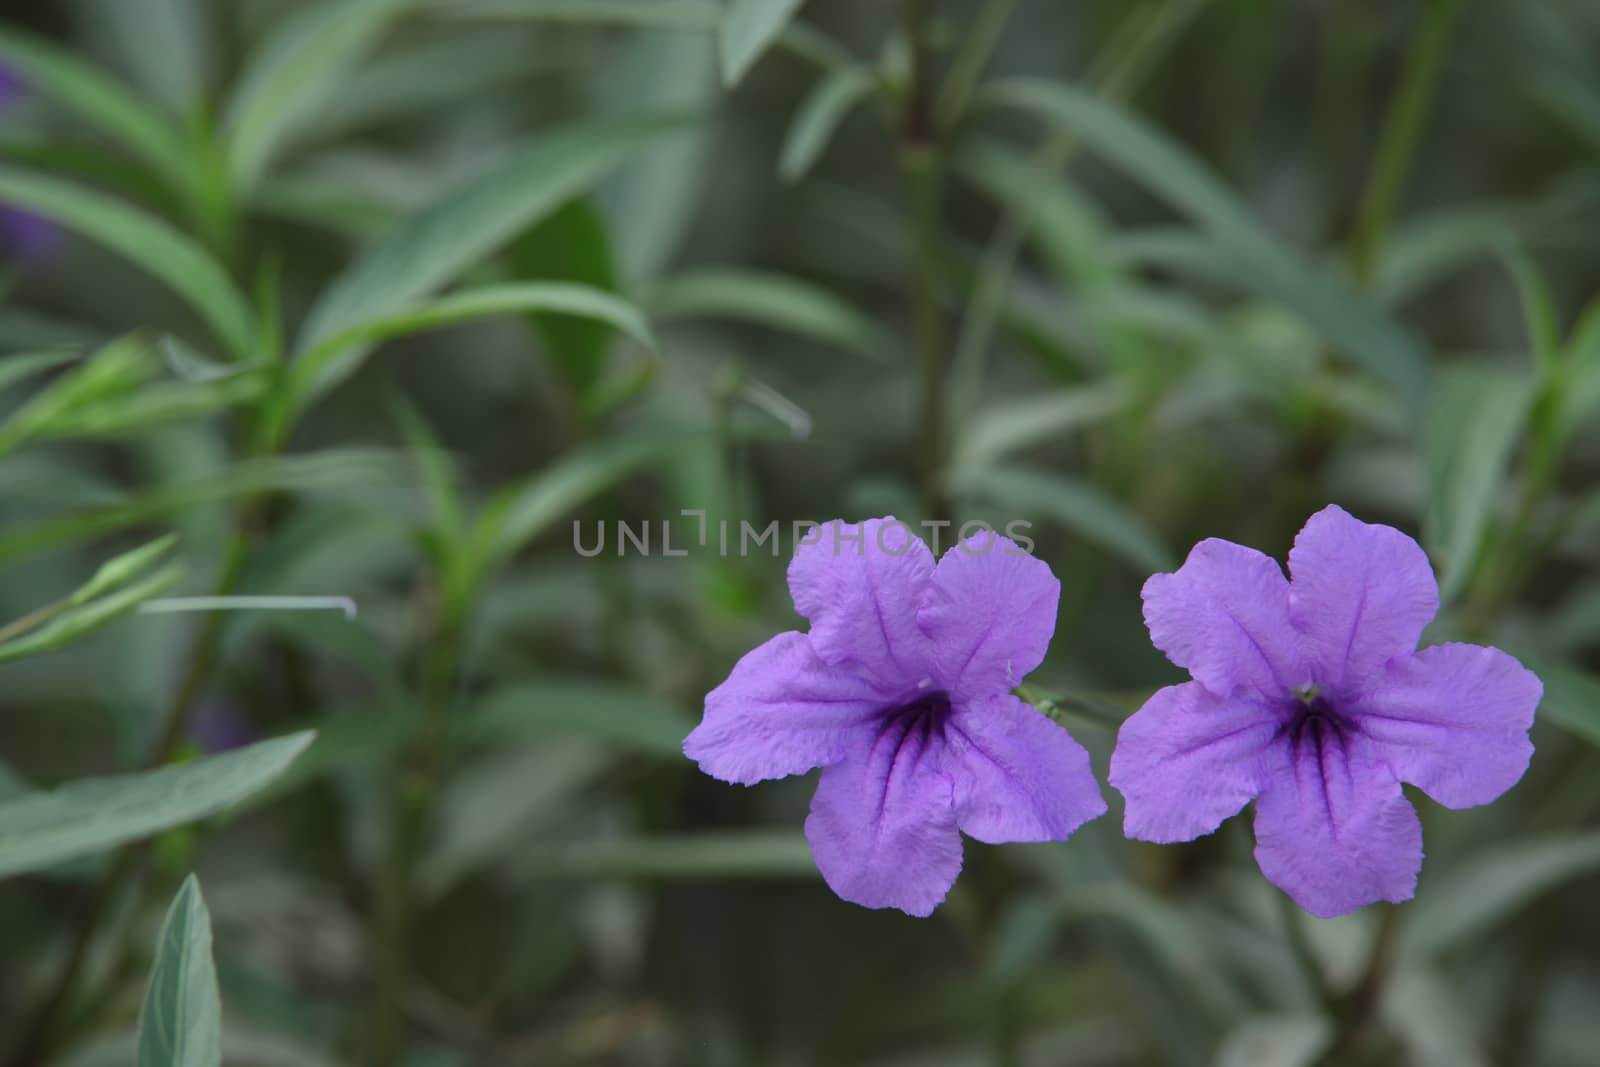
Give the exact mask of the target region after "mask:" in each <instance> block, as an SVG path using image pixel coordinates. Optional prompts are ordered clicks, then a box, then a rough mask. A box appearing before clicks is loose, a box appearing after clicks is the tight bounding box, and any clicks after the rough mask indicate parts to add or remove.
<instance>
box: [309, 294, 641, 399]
mask: <svg viewBox="0 0 1600 1067" xmlns="http://www.w3.org/2000/svg"><path fill="white" fill-rule="evenodd" d="M530 311H535V312H546V313H555V314H562V315H576V316H579V317H582V318H586V319H592V320H594V321H596V322H603V323H606V324H607V325H609V326H611V327H613V328H615V329H618V330H621V331H622V332H623V333H625V334H627V335H628V336H630V337H632V338H633V339H634V340H636V341H638V342H639V343H640V344H642V345H644V346H645V347H646V348H654V347H655V338H654V336H653V335H652V334H651V332H650V325H649V323H647V322H646V321H645V317H644V314H643V313H642V312H640V311H639V309H638V308H636V307H634V306H633V305H632V304H630V303H629V302H628V301H626V300H624V299H623V298H622V297H620V296H615V295H613V294H611V293H608V292H606V291H605V290H603V289H595V288H592V287H590V286H587V285H574V284H571V283H568V282H527V283H524V284H520V285H491V286H485V287H483V288H481V289H467V290H464V291H462V292H459V293H451V294H450V295H448V296H443V297H440V298H439V299H437V300H433V301H429V302H428V303H425V304H420V305H416V306H413V307H409V308H403V309H401V310H398V311H395V312H393V313H391V314H388V315H382V316H379V317H377V318H373V319H368V320H367V321H365V322H359V323H356V324H355V325H353V326H350V327H348V328H346V329H344V330H342V331H340V332H339V333H337V334H334V335H333V336H332V337H329V338H328V339H327V340H325V341H323V342H322V343H321V344H318V345H317V346H316V347H314V348H312V349H309V350H308V351H307V352H306V353H305V355H304V356H303V357H302V358H301V359H300V360H298V361H297V362H296V363H295V366H294V387H293V388H294V390H295V393H296V395H298V396H307V395H310V394H311V393H312V392H314V391H315V390H316V388H317V385H318V383H319V382H320V381H324V380H326V376H327V373H328V371H329V369H330V368H331V367H333V366H335V365H337V364H338V362H339V361H340V359H341V358H343V357H345V356H346V355H347V354H348V353H350V352H351V351H353V350H358V349H361V348H363V347H364V346H367V345H370V344H371V343H373V342H375V341H380V340H383V339H384V338H388V337H400V336H404V335H406V334H412V333H420V332H422V331H424V330H434V329H438V328H440V327H442V326H450V325H454V324H456V323H460V322H467V321H470V320H472V319H484V318H493V317H496V316H500V315H515V314H522V313H525V312H530Z"/></svg>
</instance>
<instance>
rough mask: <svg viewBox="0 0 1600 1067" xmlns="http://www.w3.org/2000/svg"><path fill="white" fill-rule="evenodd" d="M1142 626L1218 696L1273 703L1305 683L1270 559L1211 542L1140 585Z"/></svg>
mask: <svg viewBox="0 0 1600 1067" xmlns="http://www.w3.org/2000/svg"><path fill="white" fill-rule="evenodd" d="M1143 595H1144V621H1145V625H1146V626H1148V627H1149V628H1150V640H1151V641H1152V642H1154V643H1155V646H1156V647H1157V648H1159V649H1160V650H1161V651H1163V652H1165V653H1166V654H1167V658H1168V659H1170V660H1171V661H1172V662H1173V663H1175V664H1177V665H1178V666H1180V667H1184V668H1187V669H1188V671H1189V673H1190V674H1192V675H1194V680H1195V681H1197V682H1199V683H1200V684H1201V685H1203V686H1205V687H1206V688H1207V689H1209V690H1211V691H1212V692H1213V693H1215V694H1217V695H1218V696H1228V695H1229V694H1230V693H1232V692H1233V691H1234V690H1235V689H1237V688H1239V687H1240V686H1244V687H1247V688H1249V689H1253V690H1254V691H1256V692H1257V693H1260V694H1262V695H1264V696H1268V697H1270V698H1272V699H1277V698H1279V697H1282V696H1287V695H1288V694H1289V693H1291V692H1292V691H1293V690H1294V689H1295V687H1296V686H1299V685H1301V684H1302V683H1303V682H1305V681H1306V679H1305V678H1304V677H1303V675H1304V673H1305V672H1304V668H1303V667H1302V666H1301V663H1300V653H1299V648H1298V646H1297V643H1296V638H1295V635H1294V632H1293V630H1292V629H1291V627H1290V626H1289V583H1288V582H1287V581H1286V580H1285V579H1284V577H1283V570H1282V569H1281V568H1280V567H1279V566H1278V564H1277V563H1276V562H1274V561H1273V560H1272V559H1271V557H1269V556H1264V555H1262V554H1261V553H1260V552H1257V551H1256V550H1255V549H1253V548H1246V547H1244V546H1243V545H1236V544H1234V543H1233V542H1232V541H1223V540H1220V539H1218V538H1215V537H1211V538H1207V539H1206V540H1204V541H1201V542H1200V543H1199V544H1197V545H1195V546H1194V548H1193V549H1192V550H1191V551H1190V552H1189V558H1188V559H1186V560H1184V562H1183V566H1182V567H1180V568H1178V570H1177V571H1176V572H1174V573H1172V574H1156V575H1152V576H1151V578H1150V580H1149V581H1147V582H1145V583H1144V594H1143Z"/></svg>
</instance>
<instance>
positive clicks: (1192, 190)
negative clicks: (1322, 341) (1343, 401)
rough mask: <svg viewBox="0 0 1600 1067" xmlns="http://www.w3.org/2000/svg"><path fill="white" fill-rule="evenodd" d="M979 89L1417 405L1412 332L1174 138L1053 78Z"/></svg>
mask: <svg viewBox="0 0 1600 1067" xmlns="http://www.w3.org/2000/svg"><path fill="white" fill-rule="evenodd" d="M983 95H984V98H985V99H986V100H988V101H990V102H992V103H998V104H1003V105H1006V106H1010V107H1017V108H1021V109H1023V110H1027V111H1032V112H1034V113H1036V114H1039V115H1041V116H1043V117H1044V118H1046V119H1047V120H1049V121H1052V122H1058V123H1062V124H1063V125H1065V126H1067V127H1068V128H1069V129H1071V130H1072V131H1073V132H1074V133H1075V134H1076V135H1077V136H1078V137H1079V138H1080V139H1081V140H1082V141H1083V142H1084V143H1085V144H1086V145H1087V146H1088V147H1090V148H1091V149H1093V150H1094V151H1096V152H1099V153H1100V154H1101V155H1103V156H1105V157H1106V158H1107V159H1108V160H1109V161H1111V162H1112V163H1113V164H1115V165H1116V166H1117V167H1119V168H1120V169H1122V170H1124V171H1126V172H1127V173H1128V174H1129V175H1131V176H1132V177H1134V178H1135V179H1137V180H1138V181H1139V182H1141V183H1142V184H1143V185H1145V186H1146V187H1147V188H1148V189H1149V190H1150V191H1151V192H1152V193H1154V194H1156V195H1157V196H1159V197H1161V198H1162V199H1164V200H1165V201H1166V202H1167V203H1168V204H1169V205H1170V206H1171V207H1172V208H1173V209H1174V210H1176V211H1178V212H1180V213H1181V214H1183V215H1185V216H1187V217H1188V218H1189V219H1191V220H1192V221H1193V222H1194V223H1195V224H1197V225H1198V226H1200V227H1201V228H1202V229H1204V230H1206V231H1207V232H1208V233H1209V234H1210V235H1211V236H1212V237H1213V238H1214V239H1216V240H1217V241H1218V242H1219V244H1220V250H1221V251H1222V252H1223V253H1224V254H1225V256H1226V262H1225V263H1222V264H1219V266H1220V267H1222V269H1223V270H1224V271H1225V272H1226V273H1227V274H1228V275H1230V276H1231V277H1232V278H1233V280H1234V281H1235V283H1236V284H1240V285H1244V286H1245V287H1247V288H1249V289H1252V290H1254V291H1255V292H1257V293H1259V294H1261V295H1262V296H1265V297H1268V298H1270V299H1274V300H1278V301H1281V302H1282V303H1283V304H1285V305H1286V306H1288V307H1290V308H1293V309H1294V310H1295V311H1297V312H1298V313H1299V314H1300V315H1301V316H1303V317H1304V318H1305V319H1306V321H1307V322H1309V323H1311V324H1312V325H1313V326H1315V327H1316V328H1317V329H1318V330H1319V331H1320V332H1321V333H1322V334H1323V335H1324V336H1325V337H1326V338H1327V339H1328V340H1329V341H1330V342H1331V343H1333V344H1334V345H1335V346H1337V347H1338V348H1340V349H1341V350H1343V351H1344V352H1345V353H1346V354H1347V355H1349V356H1350V358H1351V359H1353V360H1355V361H1357V362H1358V363H1359V364H1361V366H1362V367H1363V368H1365V369H1366V370H1367V371H1368V372H1370V373H1371V374H1373V375H1374V376H1376V377H1377V378H1379V379H1381V380H1383V381H1385V382H1387V383H1389V384H1390V385H1392V386H1394V387H1395V388H1396V389H1398V390H1399V391H1400V392H1401V394H1402V396H1404V397H1405V398H1406V400H1407V401H1408V402H1409V403H1410V404H1411V405H1413V407H1420V405H1421V403H1422V401H1423V399H1424V397H1425V394H1426V391H1427V389H1428V386H1429V377H1430V370H1429V365H1428V357H1427V352H1426V350H1425V349H1424V348H1423V347H1422V346H1421V344H1420V343H1419V342H1418V341H1417V340H1416V338H1415V337H1413V336H1412V335H1411V333H1410V332H1408V331H1407V330H1406V329H1405V328H1404V327H1403V326H1401V325H1400V324H1399V323H1397V322H1396V321H1394V320H1393V319H1391V318H1389V317H1388V316H1387V315H1386V314H1385V313H1384V312H1383V311H1382V309H1381V308H1379V307H1378V306H1377V305H1376V304H1374V303H1373V302H1372V301H1370V300H1369V299H1368V298H1366V297H1364V296H1363V295H1362V294H1361V293H1359V292H1358V291H1356V290H1355V289H1354V288H1352V287H1351V286H1350V284H1349V283H1347V282H1345V281H1344V280H1342V279H1340V278H1338V277H1336V276H1335V275H1333V274H1331V273H1329V272H1327V271H1326V270H1323V269H1321V268H1319V267H1316V266H1313V265H1312V264H1310V263H1308V262H1306V260H1305V259H1304V258H1302V257H1301V256H1299V255H1297V254H1295V253H1294V252H1293V251H1292V250H1290V249H1289V248H1288V247H1287V246H1285V245H1284V244H1283V243H1282V242H1281V241H1280V240H1278V239H1277V238H1276V237H1274V236H1273V235H1272V234H1271V233H1269V232H1268V231H1267V230H1266V229H1265V228H1264V227H1263V226H1262V225H1261V223H1260V222H1259V221H1257V220H1256V219H1255V217H1254V216H1252V215H1251V214H1250V213H1249V211H1248V210H1247V209H1246V207H1245V206H1244V205H1243V204H1242V203H1241V202H1240V201H1239V200H1238V198H1236V197H1235V196H1234V195H1233V194H1232V193H1231V192H1229V191H1228V189H1227V188H1226V187H1225V186H1224V185H1223V184H1222V183H1221V182H1220V181H1219V180H1218V179H1217V178H1216V177H1215V175H1213V174H1212V173H1211V172H1210V171H1209V170H1207V169H1206V168H1205V166H1204V165H1203V164H1202V163H1201V162H1200V161H1199V160H1197V159H1195V158H1194V157H1193V156H1191V155H1190V154H1189V153H1188V152H1187V151H1185V150H1184V149H1183V148H1182V147H1181V146H1180V145H1178V144H1177V143H1176V142H1175V141H1173V140H1171V139H1170V138H1168V137H1167V136H1166V135H1165V134H1163V133H1162V132H1160V131H1158V130H1156V129H1154V128H1152V127H1150V126H1149V125H1147V124H1145V123H1143V122H1141V121H1139V120H1137V119H1135V118H1134V117H1132V116H1131V115H1130V114H1128V113H1127V112H1126V111H1124V110H1122V109H1121V108H1118V107H1117V106H1116V105H1114V104H1110V103H1107V102H1106V101H1104V100H1100V99H1097V98H1096V97H1094V96H1092V95H1090V94H1088V93H1084V92H1082V91H1080V90H1077V89H1072V88H1069V87H1068V86H1065V85H1061V84H1057V83H1054V82H1049V81H1044V80H1040V79H1030V78H1016V79H1007V80H1004V81H1001V82H998V83H995V84H994V85H992V86H990V87H989V88H988V89H986V90H985V92H984V94H983Z"/></svg>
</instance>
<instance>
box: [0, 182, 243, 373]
mask: <svg viewBox="0 0 1600 1067" xmlns="http://www.w3.org/2000/svg"><path fill="white" fill-rule="evenodd" d="M0 200H3V201H5V202H6V203H8V204H10V205H12V206H13V207H20V208H25V209H27V210H29V211H32V212H35V213H36V214H39V215H43V216H45V217H46V218H49V219H52V220H54V221H55V222H58V223H60V224H61V225H62V226H65V227H67V228H68V229H70V230H75V231H77V232H78V233H81V234H82V235H83V236H85V237H87V238H89V239H90V240H93V241H96V242H98V243H100V244H103V245H105V246H106V247H107V248H110V249H112V250H113V251H115V252H117V253H119V254H120V255H123V256H125V257H127V258H128V259H130V260H132V261H133V262H134V263H136V264H137V265H138V266H140V267H141V268H143V269H144V270H145V271H147V272H149V273H150V274H152V275H154V276H155V277H157V278H159V279H161V280H162V281H163V282H165V283H166V284H167V285H168V286H170V287H171V288H172V290H173V291H174V292H176V293H177V294H178V295H179V296H182V297H183V298H184V299H186V300H188V301H189V303H190V304H191V305H193V307H194V309H195V310H196V311H198V312H199V313H200V315H201V316H202V317H203V318H204V319H205V320H206V322H207V323H208V324H210V326H211V328H212V329H213V330H214V331H215V332H216V335H217V337H218V338H219V339H221V340H222V341H223V342H224V344H225V345H226V346H227V348H228V350H229V351H231V352H232V353H233V354H234V355H235V356H238V357H241V358H243V357H246V356H248V355H249V354H250V353H251V349H252V346H253V343H254V338H255V327H254V324H253V319H252V315H251V311H250V305H249V303H248V302H247V301H246V300H245V299H244V297H243V296H241V295H240V294H239V291H238V290H237V289H235V288H234V286H233V283H232V282H231V281H229V280H228V275H227V272H226V271H224V270H223V269H222V267H220V266H219V265H218V264H217V262H216V260H214V259H212V258H211V256H210V254H209V253H207V252H206V251H205V249H203V248H202V247H200V246H199V245H197V244H195V243H194V242H193V241H191V240H190V239H189V238H187V237H185V236H184V235H183V234H181V233H179V232H178V231H176V230H174V229H172V227H170V226H168V225H167V224H166V223H164V222H162V221H161V220H159V219H157V218H154V217H153V216H150V215H147V214H145V213H144V212H142V211H140V210H138V209H137V208H133V207H129V206H128V205H126V204H124V203H121V202H120V201H117V200H113V199H111V198H109V197H106V196H102V195H101V194H99V193H96V192H92V191H91V190H88V189H83V188H79V187H77V186H74V185H71V184H68V183H66V182H61V181H57V180H55V179H54V178H49V177H45V176H43V175H38V174H30V173H28V172H27V171H23V170H18V169H16V168H14V167H5V166H0Z"/></svg>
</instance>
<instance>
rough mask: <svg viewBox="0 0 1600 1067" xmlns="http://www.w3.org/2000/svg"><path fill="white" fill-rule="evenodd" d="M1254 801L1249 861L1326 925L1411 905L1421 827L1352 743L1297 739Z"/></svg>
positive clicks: (1390, 779)
mask: <svg viewBox="0 0 1600 1067" xmlns="http://www.w3.org/2000/svg"><path fill="white" fill-rule="evenodd" d="M1276 751H1278V752H1281V753H1282V755H1283V762H1282V763H1281V765H1280V766H1279V768H1278V770H1277V772H1276V773H1275V774H1274V776H1273V781H1272V782H1271V784H1269V785H1268V786H1267V788H1266V789H1265V790H1263V791H1262V793H1261V796H1260V797H1258V798H1257V799H1256V862H1257V863H1258V864H1260V865H1261V873H1262V874H1264V875H1266V877H1267V881H1269V882H1271V883H1272V884H1273V885H1275V886H1277V887H1278V888H1279V889H1281V890H1283V891H1284V892H1285V893H1288V894H1289V896H1291V897H1292V898H1294V901H1295V903H1297V904H1299V905H1300V906H1301V907H1302V908H1304V909H1305V910H1306V911H1309V912H1310V913H1311V914H1313V915H1315V916H1317V917H1319V918H1323V919H1328V918H1332V917H1333V916H1335V915H1344V914H1346V913H1347V912H1352V911H1355V910H1356V909H1357V908H1361V907H1365V906H1366V905H1368V904H1371V903H1373V902H1375V901H1379V900H1389V901H1395V902H1399V901H1402V900H1409V899H1411V897H1412V895H1413V894H1414V893H1415V892H1416V888H1417V872H1418V871H1419V870H1420V869H1421V868H1422V823H1421V822H1419V821H1418V819H1417V813H1416V811H1415V810H1414V809H1413V808H1412V807H1411V804H1410V803H1409V802H1408V801H1407V800H1406V798H1405V794H1404V793H1402V792H1401V790H1400V783H1399V782H1398V781H1396V780H1395V777H1394V775H1393V774H1391V773H1390V772H1389V768H1388V767H1386V766H1384V765H1383V764H1382V763H1379V762H1377V761H1375V760H1372V759H1370V758H1368V757H1367V756H1366V755H1365V754H1364V751H1363V748H1362V747H1361V746H1359V745H1349V746H1347V745H1344V744H1340V743H1338V742H1336V741H1334V740H1332V739H1328V740H1326V741H1324V742H1322V743H1318V742H1317V741H1316V740H1314V739H1312V738H1310V737H1307V738H1305V739H1304V740H1303V741H1302V742H1301V744H1300V745H1299V746H1297V747H1296V748H1293V749H1290V748H1289V747H1288V746H1287V745H1285V746H1282V747H1281V748H1278V749H1276Z"/></svg>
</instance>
